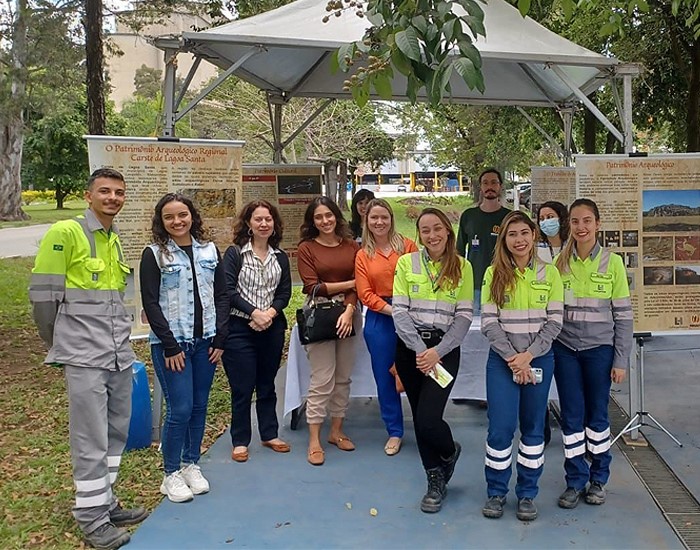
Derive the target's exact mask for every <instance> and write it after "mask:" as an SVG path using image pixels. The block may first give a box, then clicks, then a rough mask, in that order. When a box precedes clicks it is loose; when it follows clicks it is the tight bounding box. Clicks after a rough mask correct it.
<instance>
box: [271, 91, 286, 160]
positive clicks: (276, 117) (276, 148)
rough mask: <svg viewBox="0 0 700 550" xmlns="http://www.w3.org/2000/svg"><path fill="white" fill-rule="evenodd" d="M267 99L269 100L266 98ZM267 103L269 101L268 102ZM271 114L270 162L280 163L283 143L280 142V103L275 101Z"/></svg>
mask: <svg viewBox="0 0 700 550" xmlns="http://www.w3.org/2000/svg"><path fill="white" fill-rule="evenodd" d="M268 101H269V100H268ZM268 105H269V103H268ZM271 114H272V149H273V152H272V162H273V163H274V164H282V152H283V151H284V144H283V143H282V104H281V103H275V105H274V112H272V113H271Z"/></svg>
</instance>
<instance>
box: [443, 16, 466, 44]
mask: <svg viewBox="0 0 700 550" xmlns="http://www.w3.org/2000/svg"><path fill="white" fill-rule="evenodd" d="M458 26H461V23H460V22H459V20H457V19H450V20H449V21H446V22H445V24H444V25H443V26H442V34H444V35H445V40H447V41H448V42H452V41H453V40H454V38H455V30H456V28H457V27H458Z"/></svg>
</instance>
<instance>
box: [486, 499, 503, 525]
mask: <svg viewBox="0 0 700 550" xmlns="http://www.w3.org/2000/svg"><path fill="white" fill-rule="evenodd" d="M505 505H506V497H505V496H493V497H489V498H488V500H487V501H486V504H484V507H483V508H482V509H481V513H482V514H483V515H484V517H486V518H493V519H498V518H500V517H501V516H502V515H503V507H504V506H505Z"/></svg>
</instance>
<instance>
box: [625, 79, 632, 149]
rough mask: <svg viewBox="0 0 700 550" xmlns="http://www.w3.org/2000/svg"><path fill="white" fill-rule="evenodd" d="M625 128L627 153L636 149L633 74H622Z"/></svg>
mask: <svg viewBox="0 0 700 550" xmlns="http://www.w3.org/2000/svg"><path fill="white" fill-rule="evenodd" d="M622 100H623V103H624V105H623V110H624V118H623V128H624V130H625V153H631V152H632V151H633V150H634V128H633V127H632V75H631V74H625V75H623V76H622Z"/></svg>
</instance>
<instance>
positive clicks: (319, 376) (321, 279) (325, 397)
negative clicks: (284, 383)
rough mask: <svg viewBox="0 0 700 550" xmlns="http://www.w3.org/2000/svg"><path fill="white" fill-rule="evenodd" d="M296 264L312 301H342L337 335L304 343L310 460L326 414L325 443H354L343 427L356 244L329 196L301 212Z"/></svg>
mask: <svg viewBox="0 0 700 550" xmlns="http://www.w3.org/2000/svg"><path fill="white" fill-rule="evenodd" d="M300 236H301V240H300V242H299V248H298V251H297V253H298V256H297V267H298V269H299V276H300V277H301V280H302V283H303V285H304V287H303V289H302V291H303V292H304V294H307V295H309V296H312V295H315V299H316V301H324V300H334V301H337V302H340V303H342V304H344V306H345V311H344V313H343V314H342V315H341V316H340V318H339V319H338V323H337V325H336V332H337V335H338V339H336V340H325V341H322V342H313V343H310V344H307V345H306V346H305V348H306V355H307V357H308V358H309V363H310V364H311V381H310V383H309V393H308V396H307V401H306V423H307V424H308V425H309V448H308V453H307V460H308V461H309V463H310V464H313V465H314V466H320V465H321V464H323V463H324V461H325V452H324V450H323V446H322V445H321V426H322V424H323V421H324V419H325V417H326V415H327V414H330V416H331V427H330V433H329V434H328V443H331V444H332V445H335V446H337V447H338V448H339V449H340V450H342V451H353V450H354V449H355V444H354V443H353V442H352V440H351V439H350V438H349V437H348V436H347V435H346V434H345V432H344V431H343V421H344V419H345V412H346V410H347V408H348V402H349V399H350V374H351V372H352V367H353V364H354V362H355V347H354V342H353V341H352V337H351V336H350V334H351V333H352V330H353V327H354V326H356V327H358V328H359V326H360V322H361V320H360V317H359V315H358V314H357V292H356V291H355V254H357V250H358V248H359V247H358V244H357V243H356V242H355V241H354V240H352V234H351V233H350V229H349V228H348V224H347V222H346V221H345V219H344V218H343V214H342V212H341V211H340V209H339V208H338V205H336V204H335V203H334V202H333V201H332V200H330V199H329V198H328V197H316V198H315V199H314V200H313V201H311V203H310V204H309V206H308V207H307V209H306V212H305V213H304V222H303V223H302V225H301V228H300Z"/></svg>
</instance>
